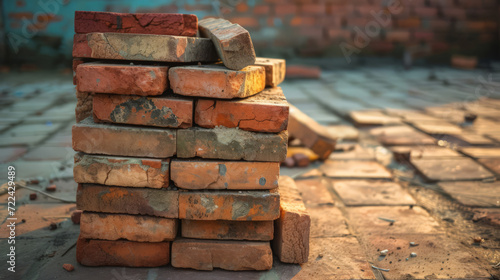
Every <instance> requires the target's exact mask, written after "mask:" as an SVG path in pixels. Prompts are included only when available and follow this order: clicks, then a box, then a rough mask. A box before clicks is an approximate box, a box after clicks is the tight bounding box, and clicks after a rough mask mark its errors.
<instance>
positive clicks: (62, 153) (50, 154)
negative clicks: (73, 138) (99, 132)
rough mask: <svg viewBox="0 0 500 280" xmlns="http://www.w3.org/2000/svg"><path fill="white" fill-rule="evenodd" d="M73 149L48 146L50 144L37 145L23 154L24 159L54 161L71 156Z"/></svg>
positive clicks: (73, 153)
mask: <svg viewBox="0 0 500 280" xmlns="http://www.w3.org/2000/svg"><path fill="white" fill-rule="evenodd" d="M75 153H76V152H75V151H74V150H73V149H71V148H69V147H68V148H67V149H65V148H63V147H50V146H45V145H41V146H37V147H36V148H34V149H32V150H30V151H29V152H28V153H27V154H26V155H24V156H23V159H24V160H29V161H38V160H54V161H64V160H68V159H70V158H72V157H73V156H74V155H75Z"/></svg>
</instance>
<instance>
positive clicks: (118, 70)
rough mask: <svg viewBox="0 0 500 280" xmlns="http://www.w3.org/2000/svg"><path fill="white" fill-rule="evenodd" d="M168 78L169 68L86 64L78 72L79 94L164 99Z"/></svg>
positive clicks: (78, 68) (79, 66)
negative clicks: (161, 96) (159, 97)
mask: <svg viewBox="0 0 500 280" xmlns="http://www.w3.org/2000/svg"><path fill="white" fill-rule="evenodd" d="M167 75H168V67H167V66H149V65H129V64H112V63H84V64H81V65H78V67H77V68H76V80H77V90H78V91H80V92H98V93H113V94H125V95H140V96H149V95H161V94H163V92H165V90H167V89H168V78H167Z"/></svg>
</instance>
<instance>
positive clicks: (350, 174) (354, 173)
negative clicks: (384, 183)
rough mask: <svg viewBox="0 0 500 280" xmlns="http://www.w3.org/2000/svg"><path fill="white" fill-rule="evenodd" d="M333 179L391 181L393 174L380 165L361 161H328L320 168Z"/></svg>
mask: <svg viewBox="0 0 500 280" xmlns="http://www.w3.org/2000/svg"><path fill="white" fill-rule="evenodd" d="M319 169H320V170H321V171H322V172H324V174H325V175H326V176H328V177H331V178H365V179H390V178H391V177H392V174H391V173H390V172H389V171H388V170H387V169H386V168H385V167H384V166H383V165H381V164H380V163H378V162H375V161H360V160H347V161H345V160H344V161H340V160H326V161H325V163H324V164H323V165H322V166H321V167H320V168H319Z"/></svg>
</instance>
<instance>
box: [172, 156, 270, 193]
mask: <svg viewBox="0 0 500 280" xmlns="http://www.w3.org/2000/svg"><path fill="white" fill-rule="evenodd" d="M171 166H172V170H171V176H172V181H173V182H174V183H175V185H176V186H177V187H179V188H182V189H190V190H199V189H228V190H262V189H274V188H277V187H278V178H279V172H280V166H279V163H278V162H246V161H221V160H210V161H208V160H182V159H175V160H173V161H172V165H171Z"/></svg>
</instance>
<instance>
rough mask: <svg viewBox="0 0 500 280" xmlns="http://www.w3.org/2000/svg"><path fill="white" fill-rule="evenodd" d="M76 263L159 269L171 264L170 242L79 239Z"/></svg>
mask: <svg viewBox="0 0 500 280" xmlns="http://www.w3.org/2000/svg"><path fill="white" fill-rule="evenodd" d="M76 261H77V262H79V263H80V264H82V265H85V266H128V267H157V266H164V265H167V264H168V263H169V262H170V242H134V241H126V240H115V241H110V240H97V239H85V238H82V237H79V238H78V241H77V243H76Z"/></svg>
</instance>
